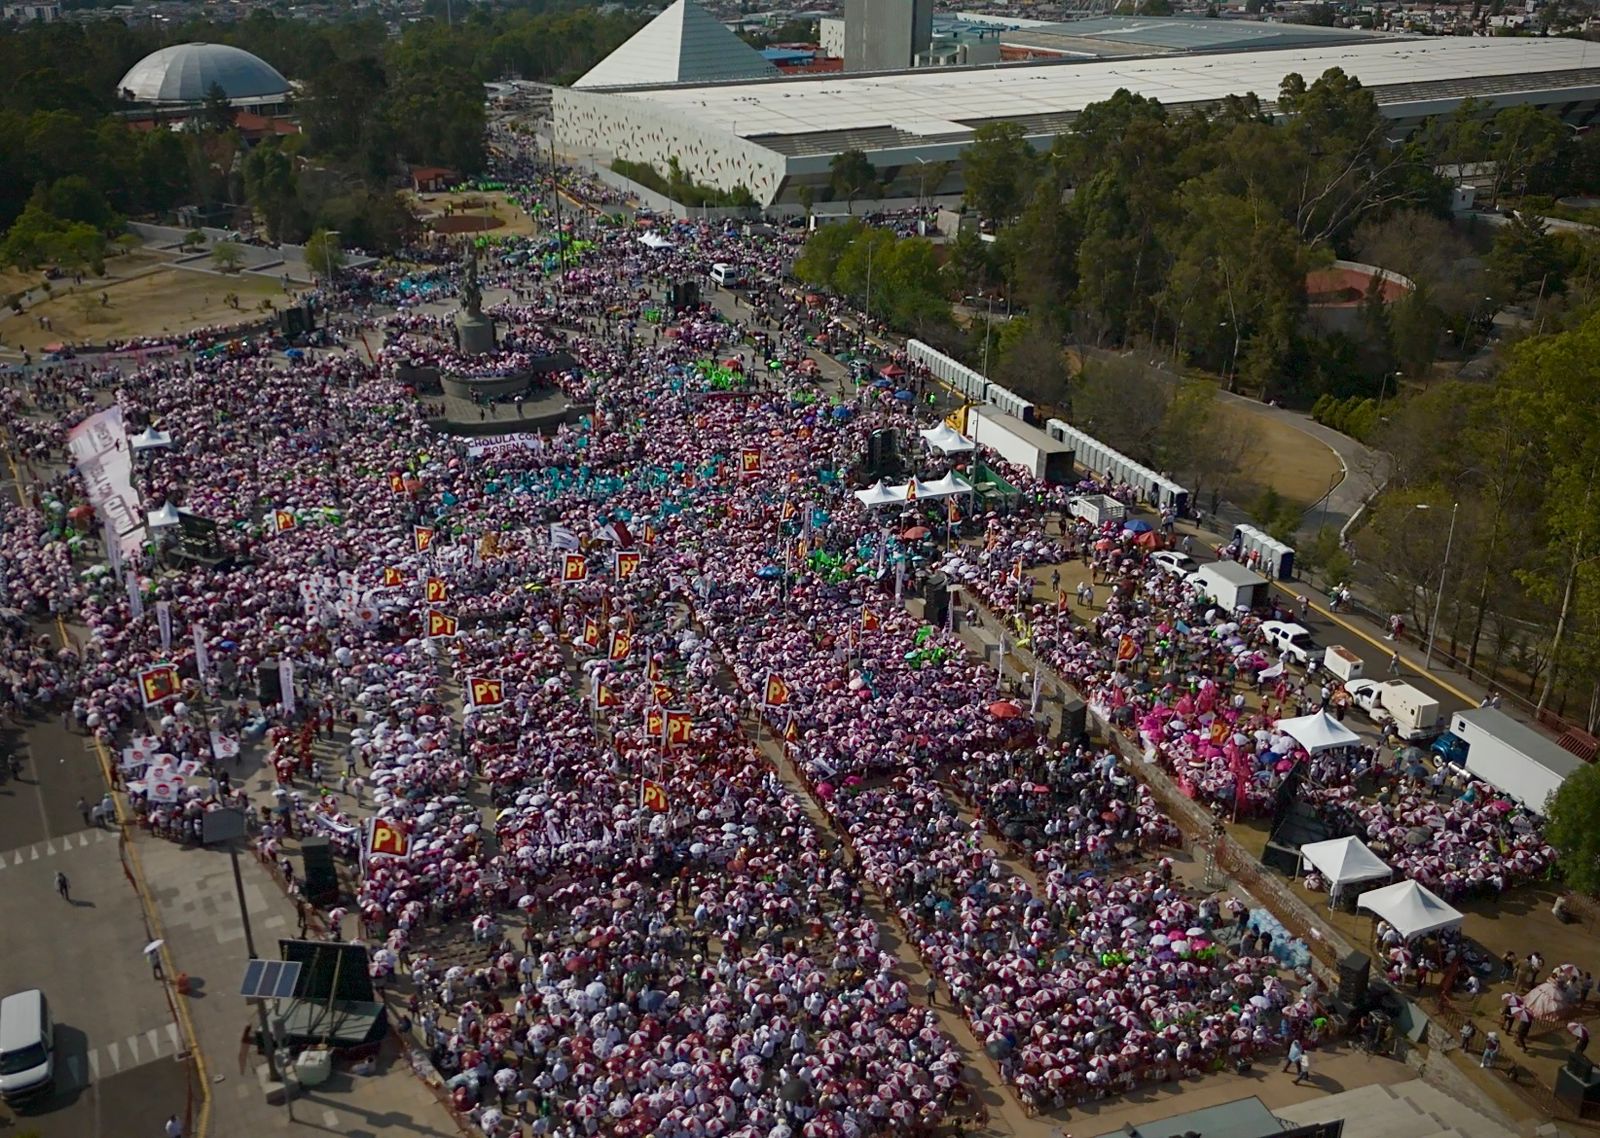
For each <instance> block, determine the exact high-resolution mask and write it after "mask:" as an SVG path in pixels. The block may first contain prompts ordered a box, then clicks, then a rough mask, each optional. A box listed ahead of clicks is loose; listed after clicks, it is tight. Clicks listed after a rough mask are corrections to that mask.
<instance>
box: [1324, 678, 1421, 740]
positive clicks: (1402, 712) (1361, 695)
mask: <svg viewBox="0 0 1600 1138" xmlns="http://www.w3.org/2000/svg"><path fill="white" fill-rule="evenodd" d="M1344 687H1345V690H1346V691H1347V692H1349V693H1350V698H1351V700H1352V701H1354V703H1355V705H1356V706H1357V707H1359V708H1360V709H1361V710H1362V711H1364V712H1366V713H1367V715H1368V716H1369V717H1370V718H1371V719H1372V721H1373V722H1374V723H1388V722H1391V721H1392V722H1393V723H1394V726H1395V733H1396V734H1398V735H1399V736H1400V738H1402V739H1404V740H1405V741H1406V742H1408V743H1420V742H1423V741H1424V740H1427V739H1432V738H1433V737H1434V736H1436V735H1438V734H1439V732H1440V731H1442V730H1443V729H1444V724H1443V722H1442V719H1443V716H1441V715H1440V713H1439V701H1438V700H1436V699H1434V698H1433V697H1432V696H1431V695H1429V694H1428V693H1427V692H1424V691H1420V690H1419V689H1417V688H1414V687H1412V686H1411V685H1410V684H1408V683H1406V682H1405V681H1404V680H1354V681H1351V682H1349V683H1347V684H1345V686H1344Z"/></svg>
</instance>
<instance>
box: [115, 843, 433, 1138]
mask: <svg viewBox="0 0 1600 1138" xmlns="http://www.w3.org/2000/svg"><path fill="white" fill-rule="evenodd" d="M134 840H135V842H136V843H137V844H138V848H139V855H140V858H141V860H142V862H143V866H144V877H145V880H146V882H147V883H148V887H149V890H150V893H151V896H152V897H153V899H154V901H155V904H156V908H157V911H158V912H159V914H160V919H161V925H162V928H161V933H160V935H162V936H164V937H165V938H166V941H167V950H168V952H169V953H170V954H171V960H172V962H173V967H174V968H176V969H178V970H180V971H182V972H185V973H187V974H188V977H189V984H190V988H191V994H190V995H189V996H188V997H187V998H185V997H182V996H177V997H176V998H177V999H178V1000H179V1001H181V1002H182V1004H183V1005H184V1007H185V1008H186V1010H187V1013H188V1016H189V1018H190V1020H191V1021H192V1023H193V1030H194V1034H195V1038H196V1041H197V1042H198V1044H199V1047H200V1051H201V1056H202V1059H201V1063H200V1074H201V1077H202V1079H203V1080H204V1082H205V1086H206V1090H207V1091H208V1092H209V1101H208V1102H206V1103H205V1104H203V1106H202V1108H201V1110H200V1112H199V1113H198V1115H197V1121H196V1125H195V1127H194V1134H195V1135H196V1138H207V1136H208V1135H217V1136H219V1138H233V1136H235V1135H251V1136H255V1135H263V1134H274V1133H292V1132H300V1128H302V1127H307V1126H309V1127H312V1128H315V1129H323V1130H327V1131H329V1132H332V1133H336V1134H352V1135H355V1134H365V1135H379V1134H386V1135H402V1134H416V1135H428V1136H432V1138H454V1136H455V1135H457V1134H459V1133H460V1131H459V1129H458V1128H457V1126H456V1123H455V1121H454V1120H453V1119H452V1118H451V1116H450V1115H449V1113H448V1112H447V1111H446V1110H445V1109H444V1108H443V1107H442V1106H441V1105H440V1104H439V1101H438V1099H437V1098H435V1096H434V1094H433V1092H432V1091H431V1090H430V1089H429V1088H428V1087H426V1086H424V1085H423V1084H422V1082H421V1081H420V1080H419V1079H418V1078H417V1077H416V1076H415V1075H414V1074H413V1073H412V1071H411V1067H410V1065H409V1063H408V1062H407V1060H406V1057H405V1054H404V1053H403V1052H402V1051H400V1049H399V1046H398V1044H397V1042H396V1041H395V1040H394V1039H393V1038H392V1037H391V1039H390V1040H389V1041H387V1042H386V1043H385V1044H384V1047H383V1051H382V1053H381V1055H380V1057H379V1060H378V1068H377V1073H376V1074H374V1075H370V1076H365V1077H363V1076H357V1075H352V1074H351V1073H350V1072H349V1069H348V1067H347V1066H346V1065H342V1064H341V1065H339V1066H338V1067H336V1069H335V1073H334V1076H333V1078H332V1079H330V1080H329V1081H328V1082H327V1083H325V1084H324V1085H322V1086H320V1087H317V1088H315V1089H314V1090H305V1091H302V1092H301V1093H300V1094H299V1095H297V1096H296V1098H295V1100H294V1103H293V1104H292V1106H293V1113H294V1119H293V1120H291V1119H290V1117H289V1110H287V1109H286V1108H285V1106H284V1105H283V1104H282V1101H281V1098H280V1099H279V1100H278V1105H273V1104H272V1103H269V1102H268V1101H267V1092H268V1090H269V1086H270V1085H269V1083H268V1081H267V1075H266V1065H265V1060H264V1059H263V1058H262V1056H261V1055H259V1054H258V1053H256V1052H255V1050H254V1049H253V1047H250V1046H248V1045H247V1044H245V1043H244V1042H243V1036H244V1033H245V1032H246V1031H250V1030H253V1029H254V1027H255V1024H256V1017H255V1012H254V1008H253V1006H252V1005H250V1004H248V1003H247V1002H246V1001H245V1000H244V999H243V998H241V997H240V996H239V994H238V992H239V983H240V981H241V979H242V978H243V976H244V968H245V961H246V959H247V958H248V953H247V951H246V949H245V936H244V928H243V925H242V924H241V922H240V919H239V903H238V899H237V896H236V893H235V889H234V884H233V870H232V868H231V866H230V865H229V861H228V855H227V854H226V853H225V852H223V851H221V850H210V849H199V848H193V847H184V846H179V845H177V844H175V843H173V842H169V841H166V840H164V839H161V838H154V837H151V836H149V835H147V834H144V833H142V832H140V833H138V834H137V835H136V837H135V838H134ZM240 871H241V875H242V880H243V882H244V898H245V906H246V908H247V909H248V911H249V914H250V925H251V929H252V931H253V934H254V939H255V947H256V953H257V954H258V955H259V956H261V957H265V958H269V959H277V958H278V940H279V939H280V938H282V937H289V938H293V937H294V936H295V935H296V933H297V932H298V925H297V920H296V916H295V909H294V905H293V904H292V903H291V902H290V901H289V898H288V897H287V896H286V895H285V894H284V892H283V889H282V888H281V887H280V886H279V884H278V883H277V881H276V880H274V879H272V878H271V877H269V876H268V875H267V874H266V872H265V871H264V870H263V869H262V868H261V866H260V865H259V864H258V863H257V861H256V859H255V856H254V855H253V854H250V853H243V854H241V857H240Z"/></svg>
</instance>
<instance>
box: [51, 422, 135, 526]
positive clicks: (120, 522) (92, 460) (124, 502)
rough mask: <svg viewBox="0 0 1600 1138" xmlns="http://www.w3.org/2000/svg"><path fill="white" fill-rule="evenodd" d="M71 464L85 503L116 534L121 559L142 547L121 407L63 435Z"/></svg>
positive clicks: (130, 455) (130, 453) (131, 463)
mask: <svg viewBox="0 0 1600 1138" xmlns="http://www.w3.org/2000/svg"><path fill="white" fill-rule="evenodd" d="M67 447H68V449H69V450H71V452H72V462H73V466H74V468H75V469H76V470H77V472H78V476H79V477H80V478H82V479H83V485H84V490H85V492H86V493H87V494H88V495H89V504H90V505H92V506H93V507H94V508H95V509H96V510H98V511H99V513H100V516H101V517H102V518H103V519H105V521H106V522H107V523H108V524H109V525H110V527H111V529H112V531H113V532H114V533H115V534H116V535H117V547H118V549H119V550H120V551H121V553H122V555H123V556H125V557H126V556H131V555H132V554H135V553H138V552H139V549H140V548H141V547H142V546H143V545H144V539H145V530H144V514H143V512H142V511H141V510H140V508H139V495H138V494H137V493H136V492H135V491H134V489H133V450H132V448H131V447H129V446H128V432H127V431H126V430H125V429H124V428H123V425H122V408H121V407H108V408H106V409H105V410H104V411H101V412H99V413H97V414H94V415H90V416H89V417H88V418H87V419H85V420H84V421H83V422H81V423H79V424H78V425H77V426H76V427H73V428H72V429H71V430H70V431H68V432H67Z"/></svg>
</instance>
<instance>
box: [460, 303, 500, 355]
mask: <svg viewBox="0 0 1600 1138" xmlns="http://www.w3.org/2000/svg"><path fill="white" fill-rule="evenodd" d="M456 347H457V348H458V350H459V351H460V352H461V354H462V355H465V356H487V355H489V354H490V353H492V352H493V351H494V350H495V343H494V321H492V320H490V319H489V318H488V317H487V316H469V315H467V314H466V313H462V314H461V315H459V316H457V317H456Z"/></svg>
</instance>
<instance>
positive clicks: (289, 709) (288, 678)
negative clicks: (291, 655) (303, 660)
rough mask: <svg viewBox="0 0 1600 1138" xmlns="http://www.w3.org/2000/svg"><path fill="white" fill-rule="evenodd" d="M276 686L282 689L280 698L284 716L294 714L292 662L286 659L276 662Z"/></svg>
mask: <svg viewBox="0 0 1600 1138" xmlns="http://www.w3.org/2000/svg"><path fill="white" fill-rule="evenodd" d="M278 686H279V687H280V688H282V689H283V695H282V698H281V699H280V700H279V702H280V703H282V704H283V713H284V714H285V715H293V714H294V661H293V660H290V659H288V658H287V657H285V658H282V659H280V660H279V661H278Z"/></svg>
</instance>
